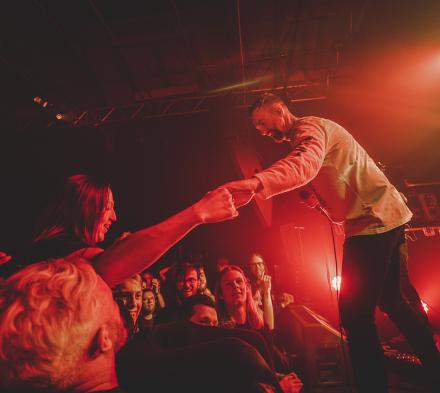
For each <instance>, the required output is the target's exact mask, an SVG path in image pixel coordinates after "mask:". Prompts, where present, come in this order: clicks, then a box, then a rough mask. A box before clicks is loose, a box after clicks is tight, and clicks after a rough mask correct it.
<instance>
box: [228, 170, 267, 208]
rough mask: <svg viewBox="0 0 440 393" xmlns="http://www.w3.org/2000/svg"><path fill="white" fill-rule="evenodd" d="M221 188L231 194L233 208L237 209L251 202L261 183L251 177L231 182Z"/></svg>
mask: <svg viewBox="0 0 440 393" xmlns="http://www.w3.org/2000/svg"><path fill="white" fill-rule="evenodd" d="M223 187H225V188H227V189H228V190H229V191H230V192H231V194H232V196H233V197H234V203H235V207H237V208H239V207H241V206H244V205H247V204H248V203H249V202H250V201H251V200H252V198H253V197H254V196H255V193H256V192H257V191H258V189H259V188H260V187H261V183H260V181H259V180H258V179H257V178H255V177H251V178H249V179H244V180H237V181H231V182H229V183H226V184H224V185H223Z"/></svg>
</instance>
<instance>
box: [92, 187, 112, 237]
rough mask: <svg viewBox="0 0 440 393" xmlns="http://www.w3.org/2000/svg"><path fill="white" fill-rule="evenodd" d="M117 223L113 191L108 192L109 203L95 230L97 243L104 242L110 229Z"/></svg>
mask: <svg viewBox="0 0 440 393" xmlns="http://www.w3.org/2000/svg"><path fill="white" fill-rule="evenodd" d="M115 221H116V212H115V202H114V200H113V193H112V190H111V189H109V190H108V198H107V203H106V204H105V206H104V210H103V211H102V213H101V216H100V217H99V220H98V223H97V225H96V230H95V239H94V240H95V243H100V242H102V241H104V239H105V235H106V234H107V232H108V230H109V229H110V227H111V225H112V224H113V223H114V222H115Z"/></svg>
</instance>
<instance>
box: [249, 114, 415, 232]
mask: <svg viewBox="0 0 440 393" xmlns="http://www.w3.org/2000/svg"><path fill="white" fill-rule="evenodd" d="M293 128H294V134H293V135H294V136H293V139H292V141H291V145H292V151H291V152H290V153H289V154H288V155H287V156H286V157H285V158H283V159H281V160H279V161H277V162H275V163H274V164H273V165H271V166H270V167H269V168H267V169H265V170H263V171H262V172H260V173H258V174H256V175H255V177H257V178H258V179H259V180H260V182H261V184H262V186H263V189H262V190H261V191H260V192H259V193H258V196H261V197H262V198H264V199H267V198H270V197H272V196H274V195H277V194H280V193H283V192H286V191H290V190H293V189H295V188H298V187H301V186H304V185H306V184H308V183H310V182H311V185H312V187H313V189H314V191H315V192H316V193H317V196H318V199H319V200H320V201H321V203H323V204H324V206H323V208H325V210H326V211H327V212H328V214H329V215H330V216H331V217H332V219H334V220H335V221H343V222H344V228H345V234H346V236H347V237H349V236H355V235H369V234H377V233H383V232H387V231H390V230H391V229H394V228H396V227H398V226H400V225H403V224H405V223H407V222H408V221H409V220H410V219H411V217H412V213H411V211H410V210H409V208H408V206H407V205H406V203H405V201H404V200H403V198H402V196H401V195H400V194H399V192H398V191H397V190H396V188H395V187H394V186H393V185H392V184H391V183H390V182H389V180H388V179H387V177H386V176H385V175H384V173H383V172H382V171H381V170H380V169H379V168H378V167H377V166H376V164H375V163H374V161H373V160H372V159H371V157H370V156H369V155H368V154H367V152H366V151H365V149H364V148H363V147H362V146H361V145H360V144H359V143H358V142H357V141H356V140H355V139H354V138H353V136H352V135H351V134H349V133H348V132H347V131H346V130H345V129H344V128H343V127H341V126H340V125H339V124H336V123H335V122H333V121H331V120H327V119H323V118H319V117H311V116H310V117H303V118H299V119H297V121H296V122H295V123H294V127H293Z"/></svg>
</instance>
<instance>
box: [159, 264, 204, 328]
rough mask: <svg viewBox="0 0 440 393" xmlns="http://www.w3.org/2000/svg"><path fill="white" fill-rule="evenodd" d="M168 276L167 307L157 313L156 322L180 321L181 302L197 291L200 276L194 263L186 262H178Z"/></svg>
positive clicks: (182, 315)
mask: <svg viewBox="0 0 440 393" xmlns="http://www.w3.org/2000/svg"><path fill="white" fill-rule="evenodd" d="M169 277H170V278H168V280H167V284H168V289H169V297H168V298H167V307H166V308H164V309H163V310H161V311H160V312H159V313H158V315H157V322H158V323H166V322H175V321H182V320H183V319H184V317H185V316H184V312H183V309H182V302H183V301H184V300H185V299H187V298H189V297H191V296H194V295H197V294H198V293H199V287H200V278H199V273H198V271H197V269H196V267H195V266H194V265H192V264H190V263H188V262H184V263H178V264H176V265H175V266H174V268H173V269H172V270H171V272H170V275H169Z"/></svg>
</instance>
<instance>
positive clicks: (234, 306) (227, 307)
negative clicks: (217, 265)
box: [215, 265, 264, 330]
mask: <svg viewBox="0 0 440 393" xmlns="http://www.w3.org/2000/svg"><path fill="white" fill-rule="evenodd" d="M215 297H216V299H217V311H218V313H219V317H220V324H221V325H223V326H229V327H241V328H247V329H254V330H261V329H263V326H264V322H263V318H262V316H261V315H260V313H259V312H258V306H257V304H256V303H255V301H254V299H253V297H252V290H251V287H250V283H249V281H248V279H247V277H246V275H245V274H244V272H243V270H242V269H241V268H239V267H238V266H235V265H229V266H227V267H225V268H223V270H222V271H221V272H220V275H219V278H218V282H217V291H216V295H215Z"/></svg>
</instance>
